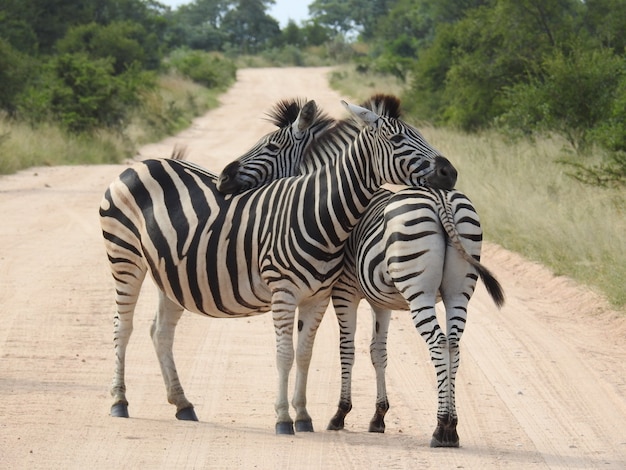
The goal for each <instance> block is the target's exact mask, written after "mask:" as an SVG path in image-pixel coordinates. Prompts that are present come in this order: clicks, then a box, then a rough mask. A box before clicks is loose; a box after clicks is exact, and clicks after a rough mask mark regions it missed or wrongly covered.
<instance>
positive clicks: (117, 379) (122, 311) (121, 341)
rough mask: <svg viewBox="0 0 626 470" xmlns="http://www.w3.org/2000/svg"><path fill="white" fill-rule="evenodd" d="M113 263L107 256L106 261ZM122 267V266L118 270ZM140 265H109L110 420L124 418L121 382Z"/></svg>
mask: <svg viewBox="0 0 626 470" xmlns="http://www.w3.org/2000/svg"><path fill="white" fill-rule="evenodd" d="M113 259H115V258H114V257H112V256H109V260H113ZM122 265H123V266H122ZM140 266H141V265H140V263H137V264H133V263H130V262H128V263H124V262H122V261H117V262H113V261H111V270H112V273H113V278H114V279H115V304H116V312H115V317H114V319H113V344H114V348H115V373H114V376H113V382H112V384H111V396H112V397H113V405H112V406H111V416H113V417H116V418H128V400H127V399H126V384H125V381H124V374H125V364H126V348H127V346H128V341H129V340H130V335H131V333H132V332H133V315H134V313H135V306H136V305H137V299H138V298H139V292H140V290H141V284H142V282H143V280H144V278H145V276H146V270H145V269H142V268H141V267H140Z"/></svg>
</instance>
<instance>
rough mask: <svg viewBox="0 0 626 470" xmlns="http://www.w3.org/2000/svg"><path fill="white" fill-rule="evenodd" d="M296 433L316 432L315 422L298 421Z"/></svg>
mask: <svg viewBox="0 0 626 470" xmlns="http://www.w3.org/2000/svg"><path fill="white" fill-rule="evenodd" d="M296 432H314V431H313V421H311V420H308V421H296Z"/></svg>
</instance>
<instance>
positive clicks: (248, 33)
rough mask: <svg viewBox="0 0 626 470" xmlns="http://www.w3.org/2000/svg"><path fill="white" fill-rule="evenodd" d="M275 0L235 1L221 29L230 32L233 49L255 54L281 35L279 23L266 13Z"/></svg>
mask: <svg viewBox="0 0 626 470" xmlns="http://www.w3.org/2000/svg"><path fill="white" fill-rule="evenodd" d="M273 3H274V0H235V1H234V2H233V5H234V8H232V9H231V10H229V11H228V12H227V13H226V14H225V15H224V20H223V23H222V25H221V28H222V29H223V30H225V31H228V38H229V41H230V44H231V46H232V47H234V48H235V49H236V50H238V51H240V52H243V53H255V52H258V51H259V50H261V48H262V47H263V46H265V45H267V44H270V43H271V42H272V40H274V39H275V38H276V37H277V36H279V35H280V26H279V25H278V22H277V21H276V20H275V19H274V18H272V17H271V16H269V15H268V14H267V13H266V9H267V7H268V6H269V5H271V4H273Z"/></svg>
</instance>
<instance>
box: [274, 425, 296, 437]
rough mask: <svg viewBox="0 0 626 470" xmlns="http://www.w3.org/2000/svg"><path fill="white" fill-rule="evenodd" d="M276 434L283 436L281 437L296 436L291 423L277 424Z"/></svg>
mask: <svg viewBox="0 0 626 470" xmlns="http://www.w3.org/2000/svg"><path fill="white" fill-rule="evenodd" d="M276 434H281V435H291V434H295V432H294V430H293V423H291V422H287V423H276Z"/></svg>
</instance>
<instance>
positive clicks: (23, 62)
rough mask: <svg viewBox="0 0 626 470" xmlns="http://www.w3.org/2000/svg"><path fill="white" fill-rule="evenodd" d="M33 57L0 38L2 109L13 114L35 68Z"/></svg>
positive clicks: (0, 92)
mask: <svg viewBox="0 0 626 470" xmlns="http://www.w3.org/2000/svg"><path fill="white" fill-rule="evenodd" d="M33 68H34V67H33V65H32V61H31V59H30V58H29V57H28V56H26V55H25V54H22V53H20V52H19V51H17V50H15V49H14V48H13V47H11V45H10V44H8V43H7V42H6V41H4V40H2V39H1V38H0V83H1V84H2V85H1V86H0V109H4V110H5V111H6V112H8V113H9V114H10V115H13V114H14V113H15V111H16V108H17V101H16V97H17V96H18V94H19V93H20V92H21V91H22V90H23V89H24V86H25V84H26V83H27V80H28V77H29V75H30V74H31V71H32V70H33Z"/></svg>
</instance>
